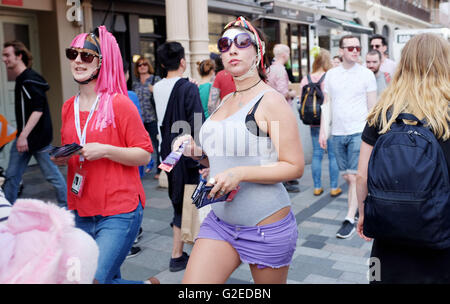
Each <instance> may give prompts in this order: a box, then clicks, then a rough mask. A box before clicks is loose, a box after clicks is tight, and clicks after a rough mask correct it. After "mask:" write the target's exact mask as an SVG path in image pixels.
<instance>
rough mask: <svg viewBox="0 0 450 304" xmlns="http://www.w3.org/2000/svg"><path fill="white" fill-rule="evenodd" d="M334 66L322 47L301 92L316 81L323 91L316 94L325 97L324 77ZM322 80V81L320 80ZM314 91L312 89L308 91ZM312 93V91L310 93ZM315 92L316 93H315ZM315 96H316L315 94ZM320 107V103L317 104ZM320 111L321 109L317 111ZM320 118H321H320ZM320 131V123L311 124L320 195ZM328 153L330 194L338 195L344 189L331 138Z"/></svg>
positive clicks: (316, 190)
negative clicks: (339, 180)
mask: <svg viewBox="0 0 450 304" xmlns="http://www.w3.org/2000/svg"><path fill="white" fill-rule="evenodd" d="M331 68H333V65H332V62H331V58H330V52H328V51H327V50H325V49H321V50H320V51H319V53H318V54H317V55H316V56H315V58H314V62H313V66H312V73H311V74H310V75H309V79H308V76H305V77H303V79H302V81H301V82H300V92H303V91H304V87H305V86H307V85H308V84H309V83H314V84H315V85H313V86H314V89H315V90H320V92H321V93H319V92H315V96H316V98H317V96H322V97H323V90H324V86H325V83H324V82H323V79H324V78H325V74H326V72H327V71H328V70H330V69H331ZM320 80H322V82H320ZM319 82H320V85H317V83H319ZM308 92H312V90H310V91H308ZM306 94H307V92H305V96H304V98H303V99H305V98H307V96H306ZM308 94H311V93H308ZM313 94H314V93H313ZM313 98H314V96H313ZM303 99H302V100H301V102H302V104H303V103H304V102H306V100H303ZM313 106H314V105H313ZM317 106H318V107H320V105H319V103H318V104H317ZM317 112H319V111H317ZM319 119H320V118H319ZM319 131H320V124H319V125H310V132H311V140H312V146H313V156H312V163H311V172H312V177H313V182H314V192H313V193H314V195H315V196H318V195H321V194H322V193H323V187H322V159H323V154H324V152H325V150H324V149H322V148H321V147H320V144H319ZM327 155H328V170H329V174H330V187H331V191H330V194H331V196H333V197H336V196H338V195H340V194H341V193H342V189H341V188H339V187H338V179H339V168H338V166H337V162H336V156H335V154H334V150H333V145H332V143H331V139H328V140H327Z"/></svg>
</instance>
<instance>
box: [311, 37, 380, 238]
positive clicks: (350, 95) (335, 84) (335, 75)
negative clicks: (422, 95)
mask: <svg viewBox="0 0 450 304" xmlns="http://www.w3.org/2000/svg"><path fill="white" fill-rule="evenodd" d="M360 52H361V44H360V41H359V38H357V37H356V36H351V35H347V36H343V37H342V38H341V39H340V41H339V54H340V55H341V57H342V64H341V65H340V66H338V67H336V68H333V69H331V70H329V71H328V72H327V74H326V76H325V86H324V104H326V103H328V102H330V106H331V113H332V115H331V117H332V118H331V122H332V126H331V135H332V143H333V150H334V153H335V155H336V160H337V164H338V167H339V170H340V171H341V172H342V174H343V177H344V179H345V180H346V181H347V183H348V185H349V190H348V209H347V215H346V216H345V219H344V221H343V223H342V226H341V228H340V229H339V230H338V232H337V233H336V237H338V238H344V239H345V238H349V237H350V236H351V235H352V234H353V233H354V232H355V215H356V211H357V209H358V201H357V199H356V173H357V169H358V157H359V147H360V145H361V133H362V131H363V129H364V125H365V123H366V117H367V114H368V113H369V111H370V109H372V107H373V106H374V105H375V103H376V101H377V96H376V94H377V93H376V91H377V83H376V80H375V76H374V74H373V72H372V71H370V70H369V69H367V68H365V67H363V66H362V65H360V64H358V60H359V54H360ZM322 117H323V115H322ZM324 125H325V123H324V122H323V121H321V128H320V133H319V144H320V147H321V148H322V149H326V148H327V135H326V134H325V129H324V127H323V126H324Z"/></svg>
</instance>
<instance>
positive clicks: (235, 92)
mask: <svg viewBox="0 0 450 304" xmlns="http://www.w3.org/2000/svg"><path fill="white" fill-rule="evenodd" d="M261 80H262V79H259V81H258V82H257V83H255V84H254V85H252V86H251V87H249V88H246V89H243V90H239V91H238V90H236V91H234V93H233V96H235V95H236V94H237V93H241V92H245V91H248V90H250V89H251V88H254V87H256V86H257V85H258V83H260V82H261Z"/></svg>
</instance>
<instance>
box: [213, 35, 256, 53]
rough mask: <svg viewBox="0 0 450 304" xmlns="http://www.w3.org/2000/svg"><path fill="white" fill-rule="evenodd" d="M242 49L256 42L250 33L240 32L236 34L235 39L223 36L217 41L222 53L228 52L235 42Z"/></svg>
mask: <svg viewBox="0 0 450 304" xmlns="http://www.w3.org/2000/svg"><path fill="white" fill-rule="evenodd" d="M233 42H234V45H235V46H236V47H238V48H240V49H245V48H247V47H249V46H250V45H252V44H254V42H253V41H252V37H250V34H248V33H240V34H237V35H236V36H234V39H231V38H228V37H222V38H220V39H219V41H217V47H218V49H219V51H220V52H221V53H225V52H227V51H228V50H229V49H230V47H231V45H232V44H233Z"/></svg>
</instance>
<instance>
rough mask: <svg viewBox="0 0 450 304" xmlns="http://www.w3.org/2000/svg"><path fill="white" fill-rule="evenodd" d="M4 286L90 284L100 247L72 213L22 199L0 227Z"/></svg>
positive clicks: (0, 271)
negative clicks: (78, 226) (78, 225)
mask: <svg viewBox="0 0 450 304" xmlns="http://www.w3.org/2000/svg"><path fill="white" fill-rule="evenodd" d="M0 248H1V249H0V283H1V284H5V283H6V284H74V283H75V284H76V283H79V284H90V283H92V282H93V279H94V274H95V271H96V269H97V259H98V254H99V250H98V246H97V244H96V243H95V240H94V239H93V238H92V237H91V236H89V235H88V234H87V233H86V232H84V231H82V230H81V229H78V228H76V227H75V221H74V216H73V214H72V213H71V212H70V211H67V210H66V209H63V208H60V207H58V206H56V205H54V204H51V203H44V202H43V201H40V200H35V199H19V200H17V201H16V203H15V204H14V205H13V207H12V208H11V213H10V215H9V218H8V220H7V221H6V222H4V223H2V224H0Z"/></svg>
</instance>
